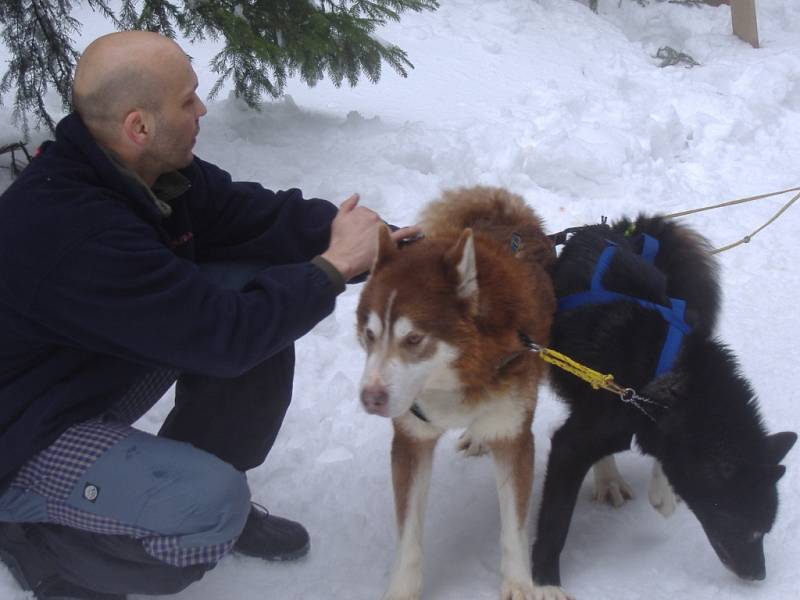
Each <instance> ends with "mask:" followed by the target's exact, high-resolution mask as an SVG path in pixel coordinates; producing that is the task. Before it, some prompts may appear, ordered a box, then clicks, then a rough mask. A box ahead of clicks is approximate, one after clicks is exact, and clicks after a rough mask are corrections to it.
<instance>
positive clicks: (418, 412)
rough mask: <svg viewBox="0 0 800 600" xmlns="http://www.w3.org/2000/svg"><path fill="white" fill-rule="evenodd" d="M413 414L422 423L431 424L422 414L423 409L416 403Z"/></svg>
mask: <svg viewBox="0 0 800 600" xmlns="http://www.w3.org/2000/svg"><path fill="white" fill-rule="evenodd" d="M411 414H412V415H414V416H415V417H417V418H418V419H419V420H420V421H424V422H425V423H430V419H428V417H426V416H425V413H424V412H422V409H421V408H420V407H419V404H417V403H416V402H414V404H412V405H411Z"/></svg>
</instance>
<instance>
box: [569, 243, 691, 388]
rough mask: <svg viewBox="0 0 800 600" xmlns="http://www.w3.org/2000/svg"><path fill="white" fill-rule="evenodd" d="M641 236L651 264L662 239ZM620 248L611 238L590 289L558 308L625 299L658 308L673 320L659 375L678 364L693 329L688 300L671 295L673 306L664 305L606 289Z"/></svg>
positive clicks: (646, 257) (645, 255)
mask: <svg viewBox="0 0 800 600" xmlns="http://www.w3.org/2000/svg"><path fill="white" fill-rule="evenodd" d="M641 237H642V239H643V242H642V252H641V257H642V258H644V259H645V260H646V261H647V262H649V263H650V264H654V263H655V258H656V255H657V254H658V240H657V239H655V238H654V237H652V236H649V235H647V234H641ZM617 249H618V246H617V244H615V243H614V242H611V241H607V246H606V247H605V248H604V249H603V252H602V253H601V254H600V257H599V258H598V259H597V266H595V269H594V274H593V275H592V285H591V287H590V288H589V290H587V291H585V292H578V293H577V294H570V295H569V296H565V297H564V298H562V299H561V300H559V302H558V310H559V311H564V310H571V309H573V308H578V307H579V306H583V305H586V304H606V303H608V302H617V301H619V300H625V301H627V302H635V303H637V304H639V305H640V306H643V307H645V308H647V309H649V310H654V311H657V312H658V313H659V314H660V315H661V318H663V319H664V320H665V321H666V322H667V323H668V324H669V328H668V329H667V336H666V339H665V340H664V346H663V347H662V348H661V356H660V357H659V359H658V366H657V367H656V377H658V376H659V375H661V374H663V373H666V372H667V371H669V370H671V369H672V367H673V365H674V364H675V359H676V358H677V356H678V350H680V346H681V341H682V340H683V336H684V335H685V334H687V333H689V332H690V331H691V330H692V328H691V327H689V325H687V324H686V321H685V320H684V313H685V312H686V301H685V300H679V299H677V298H669V299H668V300H669V306H664V305H662V304H656V303H655V302H650V301H648V300H642V299H641V298H636V297H634V296H628V295H627V294H620V293H618V292H612V291H610V290H607V289H605V288H604V287H603V276H604V275H605V273H606V271H607V270H608V267H609V265H610V264H611V259H612V258H613V257H614V254H615V253H616V251H617Z"/></svg>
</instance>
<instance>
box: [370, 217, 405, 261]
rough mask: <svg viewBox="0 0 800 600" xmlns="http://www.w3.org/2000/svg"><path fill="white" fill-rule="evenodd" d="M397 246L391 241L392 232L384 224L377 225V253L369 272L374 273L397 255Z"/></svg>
mask: <svg viewBox="0 0 800 600" xmlns="http://www.w3.org/2000/svg"><path fill="white" fill-rule="evenodd" d="M397 252H398V250H397V244H396V243H395V242H394V240H393V239H392V232H391V230H390V229H389V227H388V225H386V224H385V223H379V224H378V252H377V254H376V255H375V262H374V263H373V264H372V269H371V271H370V272H372V273H374V272H375V271H377V270H378V269H379V268H381V267H382V266H384V265H385V264H386V263H388V262H389V261H390V260H392V258H394V256H395V254H397Z"/></svg>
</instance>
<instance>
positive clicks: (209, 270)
mask: <svg viewBox="0 0 800 600" xmlns="http://www.w3.org/2000/svg"><path fill="white" fill-rule="evenodd" d="M73 87H74V89H73V102H74V106H75V113H73V114H71V115H69V116H67V117H66V118H65V119H64V120H62V121H61V123H59V125H58V128H57V130H56V140H55V142H52V143H48V144H46V145H45V146H44V147H43V150H42V153H41V155H40V156H39V157H38V158H35V159H34V160H33V161H32V163H31V165H30V166H29V167H28V168H27V169H26V170H25V171H24V172H23V173H22V175H21V176H20V177H19V179H17V180H16V181H15V182H14V183H13V184H12V185H11V186H10V187H9V189H8V190H7V191H6V192H5V193H4V194H3V195H2V196H0V277H2V279H1V280H0V331H2V332H3V333H2V336H0V560H2V562H4V563H5V564H6V566H8V568H9V569H10V571H11V573H12V575H13V576H14V577H15V579H16V580H17V582H18V583H19V584H20V585H21V586H22V587H23V588H24V589H30V590H33V591H34V594H35V596H36V597H37V598H40V599H45V598H46V599H51V600H53V599H60V600H64V599H73V600H76V599H96V600H102V599H106V600H111V599H121V598H125V595H126V594H128V593H142V594H167V593H175V592H177V591H179V590H180V589H182V588H184V587H186V586H187V585H189V584H190V583H191V582H192V581H195V580H197V579H199V578H200V577H202V575H203V574H204V573H205V572H206V571H207V570H208V569H210V568H211V567H213V565H214V564H216V562H217V561H218V560H219V559H220V558H221V557H222V556H223V555H225V553H227V552H228V551H230V550H233V551H234V552H241V553H244V554H248V555H251V556H257V557H261V558H265V559H267V560H290V559H293V558H297V557H300V556H302V555H304V554H305V553H306V552H307V551H308V548H309V536H308V534H307V532H306V531H305V529H304V528H303V527H302V526H301V525H300V524H298V523H294V522H292V521H289V520H287V519H282V518H279V517H275V516H272V515H270V514H269V513H267V512H266V511H265V510H263V509H261V508H260V507H256V506H253V505H251V503H250V493H249V490H248V487H247V482H246V479H245V476H244V471H246V470H247V469H250V468H253V467H255V466H257V465H259V464H261V463H262V462H263V460H264V459H265V457H266V455H267V453H268V452H269V449H270V447H271V446H272V443H273V441H274V439H275V436H276V435H277V432H278V429H279V427H280V425H281V422H282V420H283V415H284V413H285V411H286V408H287V406H288V403H289V401H290V398H291V390H292V376H293V369H294V353H293V342H294V341H295V340H296V339H298V338H299V337H301V336H302V335H304V334H305V333H306V332H308V331H309V330H310V329H311V328H312V327H313V326H314V325H315V324H316V323H317V322H319V321H320V320H321V319H322V318H324V317H325V316H326V315H328V314H329V313H330V312H331V311H332V310H333V307H334V304H335V298H336V296H337V295H338V294H339V293H340V292H341V291H342V290H343V289H344V282H345V281H347V280H349V279H351V278H352V277H354V276H356V275H359V274H361V273H364V272H365V271H367V270H368V268H369V267H370V266H371V263H372V260H373V255H374V251H375V244H374V236H375V228H376V226H377V224H378V223H379V222H380V219H379V218H378V216H377V215H376V214H375V213H373V212H372V211H370V210H368V209H366V208H363V207H360V206H358V205H357V203H358V197H357V196H354V197H351V198H349V199H348V200H346V201H345V202H344V203H343V204H342V206H341V208H340V209H339V210H338V211H337V209H336V208H335V207H334V206H333V205H332V204H330V203H328V202H326V201H323V200H306V199H303V197H302V195H301V193H300V192H299V190H289V191H285V192H277V193H273V192H271V191H269V190H266V189H264V188H262V187H261V186H260V185H258V184H255V183H241V182H232V181H231V178H230V176H229V175H228V174H227V173H226V172H224V171H222V170H221V169H219V168H217V167H216V166H214V165H211V164H209V163H206V162H204V161H202V160H200V159H198V158H195V157H194V156H193V154H192V148H193V146H194V144H195V140H196V137H197V134H198V132H199V120H200V117H202V116H203V115H204V114H205V113H206V107H205V106H204V105H203V102H202V101H201V100H200V98H198V96H197V94H196V88H197V77H196V75H195V73H194V71H193V69H192V67H191V64H190V62H189V59H188V58H187V56H186V55H185V54H184V53H183V51H182V50H181V49H180V48H179V47H178V46H177V45H176V44H175V43H174V42H172V41H171V40H169V39H167V38H164V37H162V36H160V35H158V34H154V33H147V32H123V33H114V34H111V35H107V36H104V37H101V38H99V39H98V40H96V41H94V42H93V43H92V44H90V45H89V47H88V48H87V49H86V51H85V52H84V54H83V56H82V57H81V59H80V61H79V63H78V66H77V69H76V74H75V81H74V86H73ZM414 233H415V230H414V229H413V228H407V229H404V230H399V231H397V232H395V234H394V237H395V239H396V240H400V239H401V238H403V237H407V236H409V235H413V234H414ZM176 378H177V385H176V392H175V407H174V409H173V410H172V412H171V413H170V414H169V416H168V418H167V420H166V422H165V423H164V425H163V427H162V429H161V431H160V432H159V435H158V436H153V435H149V434H146V433H144V432H141V431H137V430H135V429H133V428H132V427H131V424H132V423H133V422H134V421H135V420H136V419H138V417H139V416H141V415H142V414H143V413H144V412H146V411H147V410H148V409H149V408H150V407H151V406H152V405H153V404H154V403H155V402H156V401H157V400H158V398H159V397H160V396H161V395H163V393H164V391H166V389H167V388H168V387H169V386H170V385H171V384H172V382H174V381H175V380H176Z"/></svg>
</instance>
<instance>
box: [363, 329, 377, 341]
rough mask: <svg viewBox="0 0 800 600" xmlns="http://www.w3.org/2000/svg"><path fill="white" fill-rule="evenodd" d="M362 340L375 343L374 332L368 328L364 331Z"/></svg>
mask: <svg viewBox="0 0 800 600" xmlns="http://www.w3.org/2000/svg"><path fill="white" fill-rule="evenodd" d="M364 339H365V340H367V341H368V342H374V341H375V332H374V331H372V329H369V328H367V329H365V330H364Z"/></svg>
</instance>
